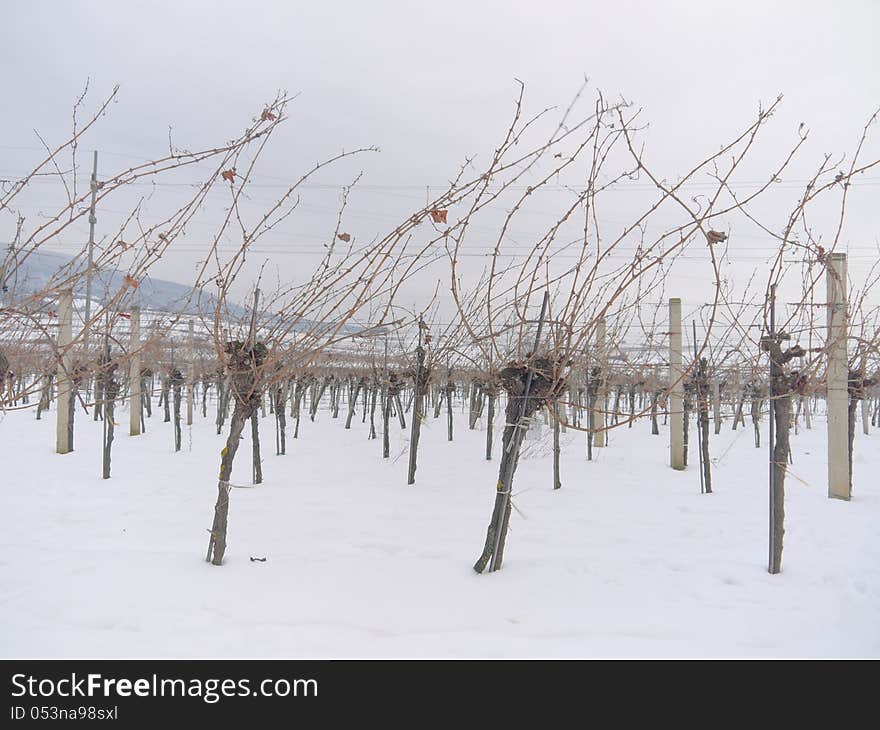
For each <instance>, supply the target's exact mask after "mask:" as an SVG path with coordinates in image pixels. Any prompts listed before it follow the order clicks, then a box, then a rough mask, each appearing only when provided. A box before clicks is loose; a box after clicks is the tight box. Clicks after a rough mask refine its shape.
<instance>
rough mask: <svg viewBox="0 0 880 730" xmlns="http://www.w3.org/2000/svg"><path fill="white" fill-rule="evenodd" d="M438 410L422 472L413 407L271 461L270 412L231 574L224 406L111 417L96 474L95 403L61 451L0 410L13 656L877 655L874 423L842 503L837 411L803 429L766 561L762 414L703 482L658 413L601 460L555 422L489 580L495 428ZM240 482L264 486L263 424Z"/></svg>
mask: <svg viewBox="0 0 880 730" xmlns="http://www.w3.org/2000/svg"><path fill="white" fill-rule="evenodd" d="M432 415H433V414H429V418H428V420H427V422H426V424H425V429H424V430H423V433H422V439H421V445H420V453H419V469H418V473H417V484H416V485H414V486H407V485H406V454H405V449H406V446H405V440H404V438H405V436H406V433H404V432H401V430H400V428H399V425H395V424H394V423H392V436H393V441H392V459H389V460H387V461H383V460H382V458H381V439H380V440H376V441H368V440H367V427H368V426H367V425H366V424H363V423H361V419H360V414H358V417H357V418H356V419H355V422H354V423H353V425H352V429H351V430H349V431H346V430H344V428H343V425H344V412H342V413H340V418H339V419H338V420H333V419H331V418H330V415H329V414H328V413H327V412H326V411H324V410H322V411H321V412H320V413H319V416H318V420H317V421H316V422H315V423H311V422H308V421H303V424H302V429H301V434H300V438H299V439H298V440H293V439H292V438H288V449H287V451H288V453H287V455H286V456H276V455H275V454H274V451H275V449H274V420H273V419H272V417H271V416H270V417H267V418H266V419H265V420H263V421H262V426H261V428H262V434H263V436H262V439H263V455H264V461H263V471H264V475H265V483H264V484H263V485H262V486H260V487H258V488H255V489H235V490H233V492H232V495H231V506H230V518H229V548H228V552H227V558H226V562H225V565H224V566H223V567H220V568H218V567H213V566H211V565H209V564H208V563H206V562H205V560H204V556H205V550H206V547H207V541H208V532H207V530H208V528H209V527H210V525H211V519H212V515H213V506H214V500H215V495H216V488H217V487H216V475H217V470H218V466H219V451H220V449H221V447H222V444H223V440H224V439H225V436H224V437H220V436H217V435H216V434H215V433H214V428H215V427H214V425H213V423H212V418H211V416H212V414H211V413H209V418H208V419H207V420H203V419H202V418H201V416H198V415H197V416H196V423H195V425H194V426H193V427H192V429H191V431H190V430H189V429H186V428H185V430H184V450H183V451H182V452H180V453H177V454H175V453H174V452H173V436H172V429H171V424H168V423H162V420H161V414H157V412H156V409H154V414H153V418H152V419H150V420H149V421H148V423H147V433H146V434H145V435H144V436H141V437H137V438H130V437H129V436H128V435H127V427H126V426H127V423H128V417H127V414H126V413H125V412H120V413H119V414H118V415H117V419H118V420H119V422H120V428H119V432H118V433H117V440H116V442H115V444H114V451H113V457H114V458H113V478H112V479H110V480H108V481H103V480H102V479H100V425H98V424H95V423H94V422H92V420H91V419H90V418H87V417H85V416H84V414H83V413H82V412H81V411H80V412H79V413H78V414H77V424H76V441H75V445H76V451H75V452H74V453H72V454H68V455H65V456H59V455H56V454H55V453H54V451H53V448H54V434H55V430H54V429H55V413H54V410H53V411H51V412H50V413H48V414H45V415H44V419H43V420H41V421H36V420H34V413H33V411H32V410H25V411H17V412H9V413H6V414H5V415H0V458H2V465H3V467H2V477H0V485H2V486H0V489H2V504H3V516H4V520H3V528H2V534H0V547H2V549H0V581H2V586H3V591H2V596H0V605H2V614H0V616H2V629H0V647H2V650H0V654H2V656H4V657H290V658H341V657H782V656H799V657H819V656H840V657H844V656H847V657H849V656H864V657H877V656H880V479H878V478H877V471H878V469H880V450H878V449H877V445H876V443H877V440H878V439H880V434H878V433H873V434H871V435H870V436H868V437H865V436H863V435H862V434H861V429H860V428H859V433H858V434H857V436H856V445H855V452H856V457H855V477H854V496H853V499H852V501H851V502H849V503H846V502H841V501H837V500H830V499H828V498H827V494H826V493H827V488H826V482H825V433H824V419H821V418H817V419H816V423H815V428H814V430H812V431H804V430H801V432H800V433H799V434H798V435H797V436H795V437H793V445H794V465H793V466H792V472H791V474H790V476H789V478H788V480H787V488H786V491H787V497H786V512H787V514H786V534H785V552H784V555H783V572H782V574H780V575H776V576H771V575H769V574H768V573H767V571H766V563H767V521H768V517H767V511H768V496H767V491H768V489H767V473H768V469H767V451H766V449H765V448H764V447H763V445H762V447H761V449H755V447H754V444H753V437H752V431H751V424H749V425H748V427H747V428H745V429H739V430H738V431H736V432H731V431H730V428H729V421H728V422H725V425H724V429H723V431H722V434H721V435H720V436H718V437H716V438H714V439H713V441H712V445H711V450H712V456H713V458H714V459H717V461H718V463H717V464H716V465H715V469H714V476H713V479H714V489H715V493H714V494H711V495H701V494H700V487H699V477H698V472H697V468H696V465H695V464H692V465H691V466H690V467H689V468H688V470H687V471H686V472H683V473H680V472H674V471H673V470H671V469H670V468H669V467H668V466H667V463H668V448H667V434H666V431H665V429H663V430H662V433H661V435H660V436H654V437H652V436H651V435H650V425H649V423H648V421H642V422H640V423H638V424H637V425H636V426H635V427H634V428H633V429H631V430H628V429H626V428H624V429H622V430H615V431H613V432H612V433H611V437H610V445H609V447H608V448H606V449H597V450H596V455H597V457H596V460H595V461H594V462H593V463H588V462H587V461H586V459H585V445H584V444H585V442H584V436H583V434H575V433H573V432H572V431H569V432H568V433H567V434H565V435H564V436H563V441H564V452H563V459H562V481H563V487H562V489H560V490H559V491H554V490H553V489H552V467H551V460H550V457H549V455H548V454H547V453H543V454H542V453H541V452H542V451H544V452H546V451H547V449H546V444H545V443H544V442H538V443H535V442H530V443H531V446H530V449H531V451H532V454H531V455H530V456H529V457H528V458H524V459H523V460H522V461H521V464H520V468H519V470H518V472H517V475H516V483H515V485H514V492H515V493H516V496H515V499H514V501H515V503H516V505H517V507H518V508H519V509H520V510H521V511H522V512H523V513H524V515H525V519H524V518H523V517H522V516H520V515H519V514H518V513H515V514H514V515H513V517H512V520H511V534H510V537H509V541H508V545H507V551H506V553H505V562H504V568H503V570H501V571H500V572H497V573H494V574H491V575H490V574H485V575H477V574H475V573H474V572H473V570H472V569H471V565H472V564H473V562H474V560H475V559H476V557H477V556H478V554H479V553H480V551H481V549H482V544H483V540H484V537H485V530H486V525H487V523H488V520H489V515H490V512H491V508H492V501H493V490H494V485H495V481H496V479H497V461H493V462H486V461H485V460H484V459H483V449H484V446H483V443H484V442H483V439H484V437H485V433H484V431H480V430H475V431H468V430H467V426H466V423H465V422H464V419H463V418H459V420H458V423H457V427H458V428H457V432H456V438H455V441H454V442H453V443H448V442H447V441H446V424H445V417H441V418H440V419H439V420H437V421H435V420H434V419H433V418H432V417H431V416H432ZM444 416H445V414H444ZM500 422H501V416H500V415H499V418H498V421H497V422H496V425H500ZM764 427H765V431H766V420H765V423H764ZM289 433H292V428H291V429H290V430H289ZM246 434H249V429H246ZM765 438H766V433H765ZM496 443H497V444H500V433H499V434H498V438H497V440H496ZM496 448H497V447H496ZM695 460H696V453H695V451H694V450H693V445H692V462H695ZM233 481H235V482H237V483H240V484H249V483H250V443H249V436H246V438H245V442H244V443H243V444H242V449H241V450H240V451H239V457H238V465H237V467H236V470H235V473H234V474H233ZM251 556H254V557H265V558H266V561H265V562H254V561H251V560H250V557H251Z"/></svg>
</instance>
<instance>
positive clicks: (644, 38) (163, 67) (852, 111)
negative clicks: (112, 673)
mask: <svg viewBox="0 0 880 730" xmlns="http://www.w3.org/2000/svg"><path fill="white" fill-rule="evenodd" d="M878 28H880V2H877V1H876V0H868V1H865V2H857V1H855V0H848V1H847V2H839V3H835V2H828V1H827V0H826V2H804V1H803V0H801V1H800V2H778V1H776V0H774V1H773V2H768V1H767V0H764V1H763V2H742V1H740V2H726V3H720V2H710V1H708V0H706V1H703V2H684V1H681V2H631V1H626V0H614V1H612V2H555V1H552V0H541V1H540V2H522V1H517V0H506V1H504V2H480V1H479V0H472V1H471V2H457V1H451V2H449V1H447V2H444V3H421V2H388V1H383V0H379V1H375V2H336V1H334V0H321V1H319V2H259V1H254V0H251V1H250V2H246V3H243V2H218V1H216V0H210V1H204V2H195V1H193V0H187V1H186V2H184V1H183V0H173V1H171V2H157V1H155V0H151V1H150V2H121V1H119V0H116V1H114V2H88V1H84V0H80V1H78V2H48V1H40V0H31V1H28V2H25V1H23V0H20V1H18V2H14V1H9V2H6V3H4V7H3V23H2V28H0V36H2V44H0V54H2V55H0V58H2V66H3V68H4V104H3V107H4V112H3V114H2V115H0V177H14V176H15V175H16V174H20V173H22V172H24V171H25V170H26V169H27V166H28V164H29V163H30V162H32V161H33V160H35V159H36V157H37V155H38V150H37V149H35V148H36V147H37V140H36V138H35V136H34V133H33V129H35V128H36V129H38V130H39V131H40V132H41V133H42V134H44V135H45V136H46V137H48V138H49V139H51V140H52V141H55V142H57V141H60V140H61V139H63V138H64V135H65V133H66V132H68V130H69V121H70V109H71V106H72V103H73V101H74V100H75V99H76V97H77V96H78V94H79V92H80V91H81V90H82V88H83V86H84V84H85V82H86V80H87V79H89V81H90V90H91V91H90V96H89V99H90V100H91V101H92V103H93V104H96V103H97V102H98V100H99V99H100V98H101V97H103V96H105V95H106V94H107V93H109V91H110V90H111V89H112V87H113V85H114V84H116V83H119V84H120V85H121V91H120V95H119V101H118V103H117V104H115V105H114V106H113V108H112V110H111V114H110V115H109V116H108V118H107V119H106V120H104V121H102V123H101V125H100V126H99V127H98V128H97V129H96V131H95V133H94V134H93V135H91V136H90V137H89V139H88V140H87V141H86V142H85V144H86V145H87V146H88V147H89V148H96V149H98V150H99V151H100V152H101V163H102V170H108V169H114V170H115V169H119V168H120V167H125V166H127V165H128V164H132V162H134V161H135V158H137V157H154V156H157V155H159V154H162V153H163V152H164V150H165V149H166V148H167V135H168V128H169V126H171V127H173V134H174V138H175V141H176V142H177V143H178V144H180V145H181V146H183V147H192V148H195V147H198V146H202V145H208V144H213V143H215V142H216V141H222V140H225V139H228V138H230V137H232V136H233V135H234V134H236V133H239V132H240V131H241V129H242V128H243V127H244V125H245V124H246V123H247V122H248V121H249V120H250V118H251V117H252V116H254V115H256V114H259V111H260V109H261V108H262V106H263V104H264V102H265V101H266V100H269V99H271V98H272V97H273V96H274V94H275V92H276V91H277V90H278V89H285V90H287V91H288V92H290V93H291V94H299V96H298V98H297V99H296V100H295V102H294V103H293V105H292V107H291V109H290V113H291V119H290V120H289V121H288V122H287V123H286V124H285V126H284V128H283V129H281V130H279V133H278V136H277V138H276V139H274V140H273V142H272V147H271V149H270V153H269V156H268V158H267V159H266V160H265V165H264V167H263V168H261V173H262V174H263V175H264V177H263V178H262V180H263V181H264V182H265V183H266V184H267V185H269V184H270V183H272V182H274V183H277V184H279V185H280V184H282V183H283V182H284V181H287V180H290V179H292V178H294V177H296V176H297V175H298V174H299V173H300V172H301V171H302V170H303V168H304V166H306V165H308V164H311V163H313V162H314V161H316V160H317V159H320V158H322V157H325V156H327V155H328V154H332V153H334V152H336V151H338V150H339V149H340V148H343V147H344V148H353V147H357V146H361V145H376V146H378V147H380V148H381V152H380V153H379V154H377V155H371V156H369V158H363V159H361V160H359V161H358V162H357V163H356V164H354V165H353V166H349V167H342V168H340V169H339V171H338V173H336V172H334V173H328V175H327V176H325V181H326V182H336V183H339V184H342V183H345V182H349V180H350V178H351V176H352V174H353V172H356V171H359V170H364V171H365V177H364V183H365V185H366V186H369V185H376V186H380V185H386V186H394V189H393V190H389V189H386V190H385V191H384V192H381V191H377V190H375V189H374V190H372V191H371V190H370V189H369V187H367V188H366V189H365V191H364V192H363V193H362V194H361V195H360V196H356V197H355V199H354V200H353V202H352V208H351V213H350V216H349V217H348V218H347V221H346V225H347V226H349V227H351V228H352V229H355V230H356V231H357V232H359V233H360V232H362V233H363V235H372V234H374V233H376V232H381V230H382V229H383V228H385V229H387V228H393V226H394V224H395V222H396V221H397V220H398V219H399V217H400V215H401V213H402V212H403V211H404V210H405V209H408V208H415V207H418V206H419V205H421V204H422V203H423V202H424V200H425V188H426V186H441V185H442V184H443V183H444V181H445V180H447V179H449V177H450V176H452V175H454V174H455V172H456V170H457V169H458V165H459V163H460V161H461V160H462V159H463V158H464V157H465V156H466V155H471V154H474V153H477V154H483V155H486V154H488V153H490V152H491V150H492V148H493V146H494V144H495V143H497V141H498V139H499V138H500V135H501V134H503V132H504V130H505V129H506V126H507V123H508V122H509V119H510V112H511V109H512V104H513V100H514V98H515V96H516V91H517V88H516V84H515V81H514V79H515V78H518V79H521V80H522V81H523V82H524V83H525V85H526V101H527V104H528V106H529V108H530V109H531V110H533V111H537V110H539V109H541V108H543V107H545V106H548V105H552V104H558V105H563V106H564V105H566V104H567V103H568V102H569V101H570V99H571V97H572V95H573V94H574V93H575V92H576V91H577V89H578V88H579V87H580V85H581V83H582V81H583V78H584V77H585V76H586V77H588V78H589V80H590V84H591V87H590V88H591V91H590V94H592V93H593V91H592V90H593V89H601V90H602V91H603V93H604V94H605V95H606V97H609V98H616V97H620V96H622V97H624V98H626V99H627V100H630V101H632V102H633V103H634V104H635V105H636V106H638V107H641V108H642V109H643V113H642V114H643V116H642V119H643V121H645V122H648V123H649V124H650V128H649V130H648V131H647V132H646V136H645V141H646V143H647V148H648V156H649V159H650V161H651V162H652V163H653V164H654V165H656V166H657V167H658V169H659V170H660V172H661V173H662V174H663V175H668V176H670V177H671V178H672V177H674V176H675V175H677V174H680V173H682V172H684V171H685V170H686V169H687V166H688V163H693V162H694V161H696V160H698V159H699V158H700V157H701V156H703V155H705V154H706V153H708V152H709V151H711V150H713V149H715V148H717V146H718V145H719V144H720V143H722V142H724V141H727V140H729V139H731V138H732V137H733V136H735V134H736V133H737V132H738V131H739V130H741V129H742V128H744V127H745V126H746V125H747V124H748V123H749V122H750V121H751V120H752V118H753V117H754V115H755V113H756V111H757V109H758V105H759V103H763V104H764V105H765V106H766V105H767V104H769V103H770V102H772V101H773V100H774V99H775V98H776V96H777V95H778V94H780V93H782V94H784V95H785V100H784V103H783V106H782V108H781V110H780V112H779V113H778V114H777V116H776V118H774V120H773V122H772V124H771V125H770V127H769V128H768V130H767V133H766V136H765V138H764V140H765V141H764V145H763V146H762V147H761V152H760V155H762V156H763V157H760V158H759V159H758V162H759V163H763V162H766V163H767V164H766V171H769V169H770V168H771V165H772V164H773V163H775V162H776V161H778V159H779V155H780V154H782V152H783V151H784V150H785V149H787V148H788V147H790V146H791V144H792V143H793V142H794V140H795V139H796V137H795V135H796V130H797V128H798V125H799V124H800V123H801V122H804V123H805V124H806V125H807V127H808V128H809V129H810V138H809V142H808V144H807V145H806V147H805V148H804V150H803V151H802V154H801V155H800V157H799V159H798V161H797V163H796V166H795V167H794V168H793V170H792V173H791V175H792V179H800V178H802V177H805V176H806V175H807V174H808V173H809V171H811V170H812V169H813V168H814V167H816V165H817V164H818V163H819V161H820V160H821V156H822V154H823V153H825V152H836V153H841V154H843V153H849V152H851V151H852V149H853V148H854V146H855V144H856V142H857V141H858V137H859V135H860V132H861V128H862V127H863V126H864V124H865V122H866V121H867V119H868V118H869V116H870V115H871V113H872V112H873V111H874V110H876V109H877V107H878V106H880V44H878V42H877V29H878ZM591 98H592V97H591ZM590 103H592V102H590ZM878 136H880V130H878V131H877V132H876V133H875V134H874V136H873V138H872V141H871V143H870V145H869V150H868V152H867V153H866V157H872V153H873V158H876V157H878V156H880V154H878V146H880V145H878ZM126 156H131V157H126ZM83 162H84V163H85V164H87V162H86V161H85V160H83ZM759 167H760V164H758V165H757V167H755V168H753V169H758V168H759ZM80 172H81V174H82V175H83V176H87V175H88V170H87V169H83V170H81V171H80ZM271 190H272V189H271V188H267V189H266V191H267V199H268V197H270V193H271ZM795 192H796V191H795ZM857 193H858V194H855V195H854V196H853V202H852V205H853V208H852V212H851V216H850V218H849V223H848V227H847V230H846V241H845V243H846V244H847V245H848V246H849V247H850V251H851V256H852V260H853V270H854V271H858V267H859V266H861V265H862V263H865V264H866V263H867V262H869V260H872V259H873V257H874V256H875V255H876V254H875V252H876V246H877V243H878V238H880V234H878V220H880V218H878V212H877V211H878V208H880V206H878V205H877V204H876V203H877V199H878V197H880V173H875V174H874V175H873V179H871V178H868V179H867V180H866V181H865V182H864V183H863V184H862V185H861V186H860V187H859V189H858V191H857ZM872 201H873V202H872ZM29 202H30V204H31V205H32V206H34V207H35V208H36V207H38V206H39V202H35V201H29ZM257 202H259V201H257ZM307 202H308V201H307ZM335 203H336V200H335V199H329V200H318V199H316V200H313V201H311V207H310V208H305V209H304V210H303V213H302V215H300V217H299V218H297V219H296V220H295V221H291V224H290V226H289V227H288V228H287V229H286V230H285V231H283V232H281V233H279V236H278V237H276V238H275V239H274V241H275V244H276V245H277V246H278V247H279V253H278V255H277V256H276V257H274V261H273V263H275V264H277V266H278V267H279V271H280V272H281V275H282V276H295V273H294V272H295V271H296V270H297V268H298V266H297V259H296V256H293V255H291V254H290V253H289V252H287V253H285V252H284V246H285V245H287V247H288V249H289V248H290V247H291V246H292V245H293V243H292V242H299V243H301V244H303V245H305V242H306V241H307V239H309V238H310V237H313V236H318V235H319V234H320V232H321V231H326V230H328V229H329V230H332V226H333V224H334V223H335V215H334V213H333V210H334V206H335ZM784 212H785V211H784V210H781V211H780V220H779V221H778V226H777V227H781V226H782V223H783V222H784V217H783V215H784ZM108 215H112V214H108V213H106V212H105V213H104V214H103V216H104V222H105V224H106V223H107V222H108V221H107V216H108ZM617 215H618V216H620V215H626V213H625V212H622V213H618V214H617ZM101 220H102V216H101V213H99V221H101ZM0 225H3V226H4V227H3V228H2V229H0V238H8V236H9V229H8V221H0ZM209 228H210V226H209V225H208V224H205V231H206V235H207V231H208V230H209ZM361 229H362V231H361ZM99 230H100V222H99ZM189 235H190V238H191V240H192V242H193V244H197V243H199V241H198V238H199V237H198V235H197V234H193V233H191V234H189ZM745 235H748V237H747V238H746V237H745ZM285 241H287V242H288V243H287V244H285ZM764 245H765V244H764V242H762V241H761V240H760V237H758V236H756V235H755V233H754V232H750V233H748V234H744V237H743V238H740V239H738V240H737V239H736V235H735V233H734V235H732V249H731V251H732V256H733V257H734V258H735V257H736V256H739V258H740V261H739V262H734V263H735V264H736V265H737V266H739V267H741V269H742V271H743V272H745V271H746V270H751V269H753V268H754V267H755V266H760V265H761V262H760V260H759V259H760V256H759V255H757V254H758V253H760V251H761V250H762V246H764ZM756 252H757V253H756ZM197 258H198V253H197V251H194V250H185V249H184V250H182V252H181V254H180V255H179V256H178V257H176V258H174V259H169V260H168V261H165V262H163V264H162V267H160V268H159V269H157V273H158V274H161V275H163V276H166V278H174V277H175V276H177V278H180V279H182V280H184V281H185V280H186V274H185V273H183V272H185V271H190V270H191V267H192V262H193V261H195V260H197ZM743 275H744V274H743ZM677 286H678V287H679V288H680V289H682V290H683V291H681V292H680V293H681V294H682V295H683V296H685V297H686V298H687V297H688V295H689V294H691V293H692V294H693V295H694V296H695V297H697V298H698V297H699V296H700V292H699V291H697V290H696V289H695V290H693V291H692V292H689V291H688V290H687V287H688V284H687V277H686V276H685V277H684V278H683V279H682V280H681V282H679V283H678V284H677Z"/></svg>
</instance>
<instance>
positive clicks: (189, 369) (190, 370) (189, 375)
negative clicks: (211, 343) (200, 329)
mask: <svg viewBox="0 0 880 730" xmlns="http://www.w3.org/2000/svg"><path fill="white" fill-rule="evenodd" d="M187 359H188V361H189V362H188V363H187V366H186V381H187V385H186V425H187V426H192V422H193V400H194V399H195V394H194V393H193V390H194V389H195V387H196V346H195V325H194V324H193V321H192V320H190V321H189V357H188V358H187Z"/></svg>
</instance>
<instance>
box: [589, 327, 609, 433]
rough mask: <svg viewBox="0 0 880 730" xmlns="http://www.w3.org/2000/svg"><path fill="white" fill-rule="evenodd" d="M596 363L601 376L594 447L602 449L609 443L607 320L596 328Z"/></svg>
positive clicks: (599, 379) (594, 405)
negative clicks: (606, 422)
mask: <svg viewBox="0 0 880 730" xmlns="http://www.w3.org/2000/svg"><path fill="white" fill-rule="evenodd" d="M596 361H597V364H598V366H599V368H600V370H599V372H600V373H601V376H600V377H599V378H598V380H597V385H598V390H597V391H596V396H595V398H594V399H593V423H592V428H594V429H596V430H595V431H594V432H593V446H595V447H596V448H602V447H604V446H605V444H606V443H607V438H606V435H605V400H606V398H607V397H608V394H607V391H606V388H605V383H607V381H608V378H607V376H606V374H605V318H604V317H602V319H600V320H599V322H598V324H597V326H596Z"/></svg>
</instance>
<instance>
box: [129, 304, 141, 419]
mask: <svg viewBox="0 0 880 730" xmlns="http://www.w3.org/2000/svg"><path fill="white" fill-rule="evenodd" d="M140 348H141V308H140V307H132V308H131V319H130V320H129V342H128V354H129V356H130V358H131V360H130V365H129V370H128V389H129V395H128V408H129V414H128V417H129V427H128V433H129V435H130V436H140V434H141V398H142V395H141V355H140Z"/></svg>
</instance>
